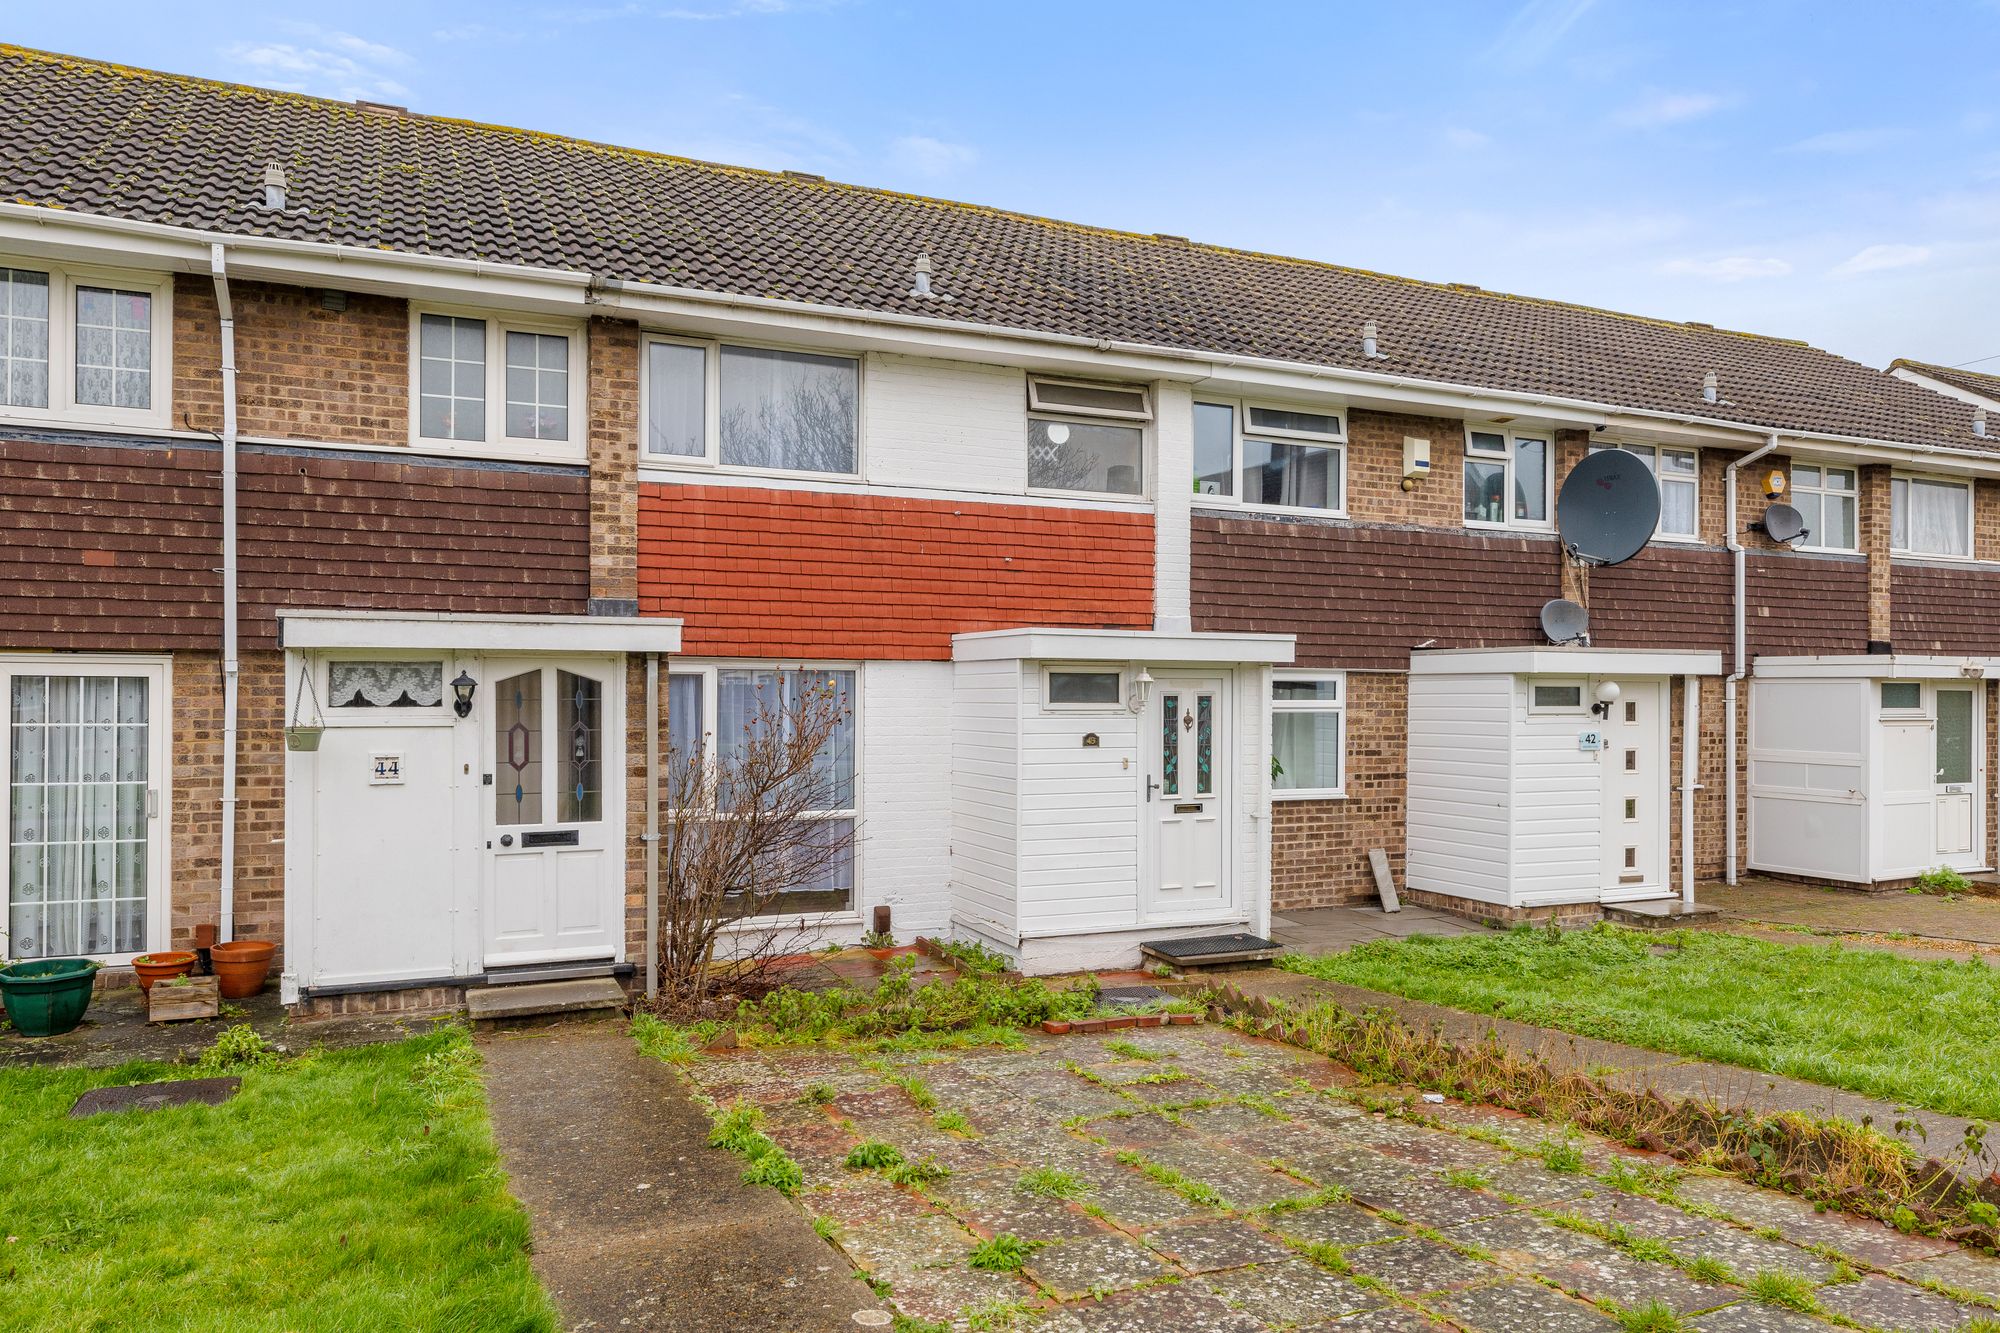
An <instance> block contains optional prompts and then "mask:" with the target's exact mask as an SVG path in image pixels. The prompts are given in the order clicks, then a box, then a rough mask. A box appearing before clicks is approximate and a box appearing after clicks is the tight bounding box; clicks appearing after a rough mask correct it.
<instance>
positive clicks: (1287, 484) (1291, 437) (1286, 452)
mask: <svg viewBox="0 0 2000 1333" xmlns="http://www.w3.org/2000/svg"><path fill="white" fill-rule="evenodd" d="M1194 493H1195V494H1196V495H1197V496H1199V497H1200V498H1201V500H1202V502H1203V503H1204V504H1229V503H1236V504H1241V505H1244V506H1246V507H1252V508H1257V509H1278V510H1287V511H1292V512H1300V513H1313V514H1344V513H1346V512H1347V436H1346V433H1345V432H1344V430H1343V429H1342V425H1341V416H1340V413H1339V412H1338V411H1327V410H1324V409H1320V410H1313V409H1309V408H1302V407H1273V406H1265V405H1261V404H1258V403H1243V402H1198V403H1196V404H1195V405H1194Z"/></svg>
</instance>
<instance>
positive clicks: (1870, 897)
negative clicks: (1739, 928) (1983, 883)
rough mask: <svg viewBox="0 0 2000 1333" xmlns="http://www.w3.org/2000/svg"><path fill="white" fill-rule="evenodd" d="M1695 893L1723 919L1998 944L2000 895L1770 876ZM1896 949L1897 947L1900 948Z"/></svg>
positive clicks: (1956, 944) (1985, 948)
mask: <svg viewBox="0 0 2000 1333" xmlns="http://www.w3.org/2000/svg"><path fill="white" fill-rule="evenodd" d="M1695 896H1696V898H1697V899H1698V900H1699V901H1700V902H1701V903H1702V904H1703V905H1704V906H1708V907H1717V908H1720V909H1721V910H1722V915H1723V920H1724V921H1726V922H1729V923H1731V924H1734V923H1739V922H1750V923H1763V924H1768V925H1779V926H1795V927H1800V928H1803V929H1806V930H1817V931H1835V932H1839V933H1841V934H1854V935H1873V936H1888V935H1896V934H1902V935H1907V936H1911V937H1913V938H1915V939H1917V940H1921V941H1923V942H1925V943H1928V944H1930V945H1932V946H1933V947H1951V948H1955V949H1958V950H1961V951H1965V952H1982V953H1984V952H1991V951H1993V950H1995V949H2000V898H1989V897H1981V896H1978V895H1975V894H1959V895H1957V896H1955V897H1953V898H1949V899H1947V898H1945V897H1942V896H1941V895H1937V894H1927V893H1902V892H1896V893H1863V892H1860V891H1858V890H1853V889H1834V888H1823V887H1818V886H1815V885H1811V884H1792V883H1787V882H1785V881H1783V880H1775V879H1746V880H1744V881H1743V882H1742V883H1741V884H1736V885H1728V884H1703V885H1702V886H1701V887H1700V889H1699V890H1697V892H1696V895H1695ZM1899 952H1900V951H1899Z"/></svg>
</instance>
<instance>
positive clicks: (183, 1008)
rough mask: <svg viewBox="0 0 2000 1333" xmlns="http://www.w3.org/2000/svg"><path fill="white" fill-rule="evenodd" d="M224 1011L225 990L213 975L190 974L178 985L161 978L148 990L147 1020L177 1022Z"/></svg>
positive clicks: (152, 1021) (209, 1016) (214, 1015)
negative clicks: (182, 983) (185, 980)
mask: <svg viewBox="0 0 2000 1333" xmlns="http://www.w3.org/2000/svg"><path fill="white" fill-rule="evenodd" d="M221 1012H222V992H221V991H220V990H218V989H217V988H216V985H215V978H214V977H189V978H187V984H186V985H184V986H177V985H175V984H174V983H172V982H169V981H162V982H159V983H157V984H155V985H154V987H153V989H151V990H149V991H147V992H146V1021H147V1022H149V1023H178V1022H181V1021H182V1020H184V1019H189V1018H214V1017H216V1016H218V1015H219V1014H221Z"/></svg>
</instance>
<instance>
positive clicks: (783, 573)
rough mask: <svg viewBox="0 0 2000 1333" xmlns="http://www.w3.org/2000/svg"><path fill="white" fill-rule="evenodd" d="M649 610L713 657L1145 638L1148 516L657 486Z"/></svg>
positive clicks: (649, 548) (926, 656)
mask: <svg viewBox="0 0 2000 1333" xmlns="http://www.w3.org/2000/svg"><path fill="white" fill-rule="evenodd" d="M639 606H640V610H641V611H642V612H643V613H645V614H647V615H663V616H680V617H682V618H683V619H684V620H686V622H687V627H686V630H685V631H684V637H683V644H684V651H686V652H688V653H691V654H698V655H710V656H737V657H856V658H878V659H879V658H888V659H906V660H934V661H935V660H944V659H947V658H949V657H950V656H951V636H952V635H954V634H962V633H970V632H973V631H977V630H989V629H1010V628H1015V627H1019V626H1026V625H1034V626H1065V627H1080V628H1090V629H1146V628H1149V627H1151V625H1152V623H1153V518H1152V515H1150V514H1132V513H1122V512H1108V511H1104V510H1094V509H1056V508H1045V507H1041V506H1032V505H1010V504H987V503H969V502H958V501H949V500H918V499H907V498H901V497H896V496H879V495H846V494H839V495H835V494H826V493H822V492H817V491H766V490H753V489H748V488H744V487H731V486H663V485H656V484H648V485H645V486H642V487H641V488H640V496H639Z"/></svg>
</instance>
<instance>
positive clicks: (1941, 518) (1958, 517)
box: [1889, 477, 1972, 559]
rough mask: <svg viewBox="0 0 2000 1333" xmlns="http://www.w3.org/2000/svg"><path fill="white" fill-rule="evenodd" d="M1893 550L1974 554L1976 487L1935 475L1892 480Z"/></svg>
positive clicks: (1890, 485) (1921, 552)
mask: <svg viewBox="0 0 2000 1333" xmlns="http://www.w3.org/2000/svg"><path fill="white" fill-rule="evenodd" d="M1889 549H1890V550H1892V551H1895V552H1897V553H1899V554H1907V555H1941V556H1957V557H1959V558H1961V559H1969V558H1971V555H1972V486H1971V485H1970V483H1967V482H1963V481H1940V480H1938V479H1937V478H1935V477H1893V478H1891V479H1890V482H1889Z"/></svg>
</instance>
